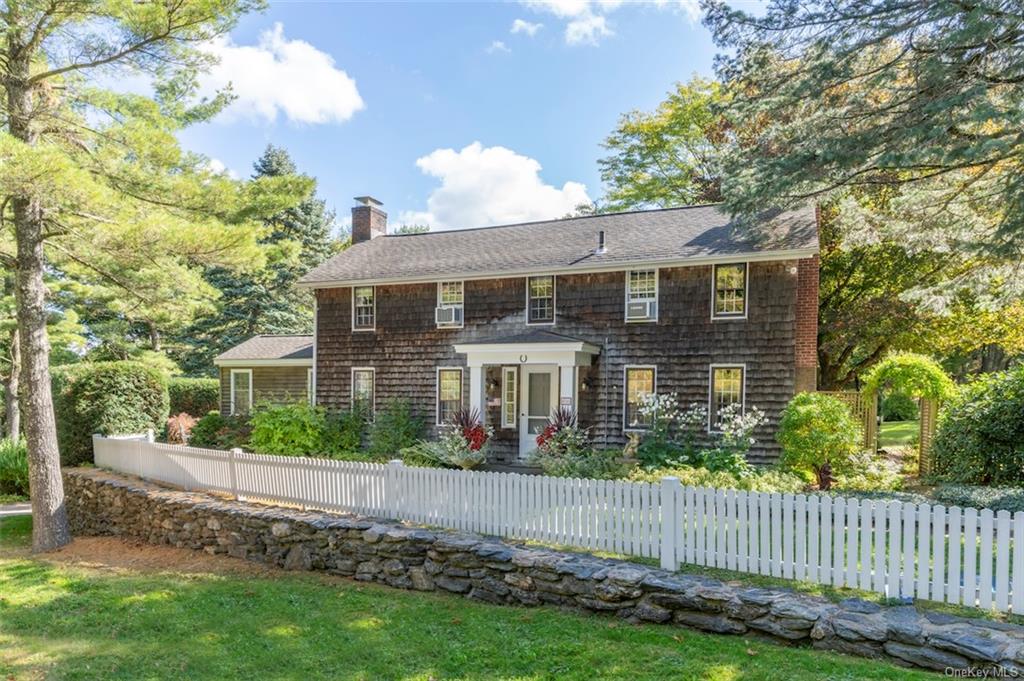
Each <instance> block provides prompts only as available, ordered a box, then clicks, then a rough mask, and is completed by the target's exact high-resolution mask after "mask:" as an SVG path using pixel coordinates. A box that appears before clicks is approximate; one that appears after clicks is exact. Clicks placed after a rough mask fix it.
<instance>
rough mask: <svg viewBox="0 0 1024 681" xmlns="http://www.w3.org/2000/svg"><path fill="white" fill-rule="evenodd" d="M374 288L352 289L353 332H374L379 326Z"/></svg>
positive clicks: (360, 287) (358, 287)
mask: <svg viewBox="0 0 1024 681" xmlns="http://www.w3.org/2000/svg"><path fill="white" fill-rule="evenodd" d="M375 293H376V291H374V288H373V287H372V286H356V287H354V288H353V289H352V330H353V331H373V330H374V328H376V325H377V296H376V295H375Z"/></svg>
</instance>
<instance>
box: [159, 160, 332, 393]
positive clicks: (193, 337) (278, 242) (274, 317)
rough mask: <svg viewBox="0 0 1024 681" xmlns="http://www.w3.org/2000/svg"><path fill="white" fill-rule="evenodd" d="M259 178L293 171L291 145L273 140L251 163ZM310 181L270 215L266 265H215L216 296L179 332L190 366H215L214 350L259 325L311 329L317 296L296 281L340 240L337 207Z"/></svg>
mask: <svg viewBox="0 0 1024 681" xmlns="http://www.w3.org/2000/svg"><path fill="white" fill-rule="evenodd" d="M253 167H254V169H255V174H254V175H253V177H254V178H255V179H257V180H259V179H265V178H279V177H288V176H294V175H295V174H296V172H297V169H296V167H295V163H294V162H293V161H292V159H291V156H289V154H288V152H287V151H285V150H284V149H282V148H280V147H275V146H273V145H268V146H267V148H266V150H265V151H264V152H263V156H261V157H260V159H259V160H257V161H256V163H255V164H254V165H253ZM315 190H316V185H315V183H313V182H310V186H309V189H308V192H307V194H306V195H305V196H304V198H303V199H302V201H301V202H299V203H298V204H297V205H295V206H292V207H289V208H287V209H285V210H283V211H281V212H280V213H277V214H275V215H273V216H270V217H269V218H267V219H266V220H264V225H265V234H264V236H263V237H262V239H261V240H260V243H261V245H263V246H264V248H265V249H266V250H267V252H268V253H269V254H270V256H269V262H268V263H267V266H266V267H265V268H261V269H253V270H251V271H249V272H246V273H241V274H240V273H238V272H235V271H232V270H231V269H228V268H224V267H211V268H210V269H209V270H208V271H207V272H206V277H205V279H206V282H207V283H208V284H210V285H211V286H212V287H214V288H215V289H216V290H217V291H219V293H220V296H219V299H218V301H217V304H216V305H215V306H213V307H212V308H211V309H210V310H208V311H207V313H206V314H205V315H203V316H201V317H200V318H199V319H197V320H196V321H195V323H194V324H193V325H192V326H191V327H190V328H188V329H187V330H186V331H185V332H184V333H183V336H182V338H181V340H182V341H183V345H184V347H183V349H182V350H181V351H180V352H179V353H178V354H179V358H180V362H181V365H182V368H183V369H185V371H186V372H187V373H189V374H195V375H200V374H208V373H210V372H212V371H213V358H214V357H215V356H217V355H218V354H220V353H221V352H223V351H224V350H227V349H228V348H230V347H232V346H233V345H237V344H238V343H240V342H242V341H243V340H245V339H247V338H250V337H251V336H254V335H256V334H259V333H276V334H287V333H310V332H311V331H312V328H313V299H312V296H310V295H309V293H308V292H307V291H303V290H299V289H297V288H296V287H295V283H296V281H298V279H299V277H301V276H302V275H303V274H305V273H306V272H308V271H309V270H310V269H312V268H313V267H315V266H317V265H319V264H320V263H321V262H323V261H324V260H326V259H327V258H329V257H330V256H331V255H332V254H334V253H335V252H337V251H338V250H340V249H341V248H342V244H341V243H340V242H339V241H337V240H336V239H335V238H334V237H333V236H332V231H333V229H334V214H333V213H332V212H331V211H329V210H327V208H326V206H325V204H324V201H323V200H321V199H319V198H317V196H316V194H315Z"/></svg>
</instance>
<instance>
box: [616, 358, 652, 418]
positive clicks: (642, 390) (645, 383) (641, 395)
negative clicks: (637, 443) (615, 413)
mask: <svg viewBox="0 0 1024 681" xmlns="http://www.w3.org/2000/svg"><path fill="white" fill-rule="evenodd" d="M625 379H626V380H625V383H626V390H625V405H624V406H625V409H624V414H623V420H624V423H623V426H624V428H625V429H626V430H646V429H647V428H650V427H651V415H650V414H643V413H641V412H640V407H642V406H643V404H644V399H645V398H646V397H647V396H648V395H653V394H654V392H655V391H656V390H657V372H656V370H655V368H654V367H626V369H625Z"/></svg>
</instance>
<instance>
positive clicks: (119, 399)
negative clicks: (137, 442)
mask: <svg viewBox="0 0 1024 681" xmlns="http://www.w3.org/2000/svg"><path fill="white" fill-rule="evenodd" d="M53 383H54V412H55V415H56V417H57V441H58V444H59V445H60V454H61V462H62V463H63V464H64V465H66V466H75V465H78V464H80V463H83V462H90V461H92V435H93V434H94V433H99V434H101V435H119V434H127V433H141V432H145V431H146V430H147V429H149V428H152V429H153V430H155V431H158V432H159V431H160V429H162V428H163V427H164V424H165V423H166V421H167V416H168V413H169V410H170V399H169V397H168V394H167V379H166V378H165V377H164V375H163V373H161V372H160V371H158V370H156V369H153V368H151V367H148V366H145V365H143V364H140V363H138V362H95V363H87V364H77V365H74V366H73V367H69V368H68V369H67V370H63V371H59V372H56V373H55V374H54V380H53Z"/></svg>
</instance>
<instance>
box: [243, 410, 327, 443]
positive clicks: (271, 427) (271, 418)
mask: <svg viewBox="0 0 1024 681" xmlns="http://www.w3.org/2000/svg"><path fill="white" fill-rule="evenodd" d="M250 424H251V425H252V433H251V434H250V435H249V448H250V449H252V451H254V452H256V453H258V454H280V455H284V456H315V455H319V456H325V455H326V454H327V452H326V451H325V447H324V441H325V435H326V431H327V416H326V412H324V409H323V408H322V407H314V406H311V405H309V404H306V403H305V402H296V403H293V404H281V405H258V406H257V407H256V410H255V411H254V412H253V414H252V417H251V418H250Z"/></svg>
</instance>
